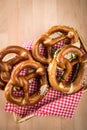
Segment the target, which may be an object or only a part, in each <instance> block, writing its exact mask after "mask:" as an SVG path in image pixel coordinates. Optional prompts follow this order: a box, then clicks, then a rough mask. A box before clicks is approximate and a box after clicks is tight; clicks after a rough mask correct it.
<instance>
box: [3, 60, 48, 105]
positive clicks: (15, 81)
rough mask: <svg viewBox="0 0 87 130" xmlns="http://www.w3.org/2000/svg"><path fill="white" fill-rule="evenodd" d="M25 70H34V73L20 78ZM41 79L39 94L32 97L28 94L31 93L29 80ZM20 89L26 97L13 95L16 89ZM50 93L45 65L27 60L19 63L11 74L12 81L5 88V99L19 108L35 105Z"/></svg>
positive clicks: (36, 93)
mask: <svg viewBox="0 0 87 130" xmlns="http://www.w3.org/2000/svg"><path fill="white" fill-rule="evenodd" d="M24 68H29V69H31V68H33V69H34V72H31V73H29V74H27V75H25V76H20V75H19V73H20V71H21V70H22V69H24ZM37 76H39V77H40V86H39V85H38V88H39V89H38V90H37V92H35V93H33V94H32V95H29V94H28V91H29V85H30V84H29V80H30V79H32V78H34V77H37ZM15 87H16V88H17V89H20V88H21V87H22V89H23V92H24V95H23V96H20V97H18V96H15V95H14V94H13V90H14V88H15ZM47 91H48V84H47V79H46V70H45V68H44V66H43V65H41V64H40V63H39V62H36V61H33V60H26V61H23V62H21V63H19V64H18V65H17V66H16V67H15V68H14V70H13V71H12V74H11V79H10V80H9V82H8V84H7V85H6V87H5V97H6V99H7V100H8V101H9V102H11V103H14V104H17V105H19V106H26V105H34V104H35V103H37V102H38V101H40V100H41V99H42V98H43V97H44V96H45V94H46V93H47Z"/></svg>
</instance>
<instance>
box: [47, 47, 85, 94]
mask: <svg viewBox="0 0 87 130" xmlns="http://www.w3.org/2000/svg"><path fill="white" fill-rule="evenodd" d="M83 59H84V58H83V53H82V51H81V50H80V49H79V48H77V47H74V46H72V45H68V46H65V47H63V48H62V49H61V50H60V51H57V52H56V53H55V55H54V58H53V60H52V62H51V63H50V65H49V67H48V75H49V82H50V84H51V86H52V87H53V88H54V89H57V90H59V91H62V92H64V93H67V94H71V93H75V92H77V91H79V90H80V89H81V88H82V82H83V80H84V77H85V68H86V63H85V62H84V60H83ZM74 65H76V68H75V72H74V75H73V79H72V80H71V83H67V82H66V79H67V78H68V77H69V75H70V73H71V71H72V69H73V66H74ZM57 69H62V70H63V74H62V76H59V75H58V77H57V76H56V71H57Z"/></svg>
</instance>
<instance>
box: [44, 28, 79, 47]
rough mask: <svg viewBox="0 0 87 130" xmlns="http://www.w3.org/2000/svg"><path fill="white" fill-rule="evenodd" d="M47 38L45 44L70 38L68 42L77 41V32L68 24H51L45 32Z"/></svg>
mask: <svg viewBox="0 0 87 130" xmlns="http://www.w3.org/2000/svg"><path fill="white" fill-rule="evenodd" d="M46 35H47V36H48V39H46V40H45V41H44V44H45V45H46V46H52V45H54V44H55V43H57V42H59V41H61V40H66V39H67V40H70V42H69V43H71V44H73V43H76V42H78V34H77V32H76V31H75V30H74V29H73V28H70V27H68V26H53V27H51V28H50V29H49V30H48V31H47V32H46Z"/></svg>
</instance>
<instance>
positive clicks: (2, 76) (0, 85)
mask: <svg viewBox="0 0 87 130" xmlns="http://www.w3.org/2000/svg"><path fill="white" fill-rule="evenodd" d="M10 53H15V54H16V56H15V57H13V58H11V59H8V60H7V61H3V59H4V57H5V56H7V55H8V54H10ZM27 59H32V57H31V54H30V52H29V51H27V50H26V49H24V48H22V47H19V46H8V47H6V48H4V49H3V50H1V51H0V89H2V90H3V89H4V87H5V84H6V83H7V82H8V80H9V79H10V75H11V71H12V69H13V67H14V65H16V64H18V63H19V62H20V61H23V60H27Z"/></svg>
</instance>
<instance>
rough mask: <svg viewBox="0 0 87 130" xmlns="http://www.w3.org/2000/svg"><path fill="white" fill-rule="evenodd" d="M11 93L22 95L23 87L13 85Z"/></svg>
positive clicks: (17, 95) (16, 95)
mask: <svg viewBox="0 0 87 130" xmlns="http://www.w3.org/2000/svg"><path fill="white" fill-rule="evenodd" d="M12 94H13V96H14V97H21V96H24V92H23V87H21V86H20V87H18V86H15V85H14V86H13V88H12Z"/></svg>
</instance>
